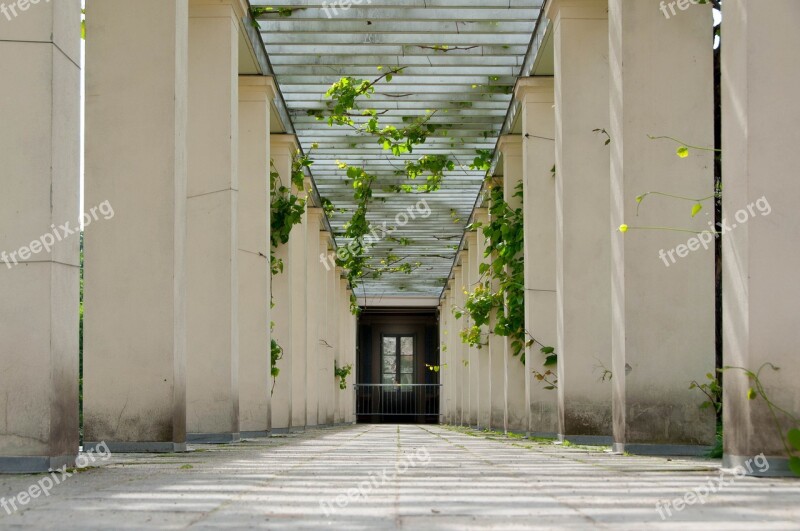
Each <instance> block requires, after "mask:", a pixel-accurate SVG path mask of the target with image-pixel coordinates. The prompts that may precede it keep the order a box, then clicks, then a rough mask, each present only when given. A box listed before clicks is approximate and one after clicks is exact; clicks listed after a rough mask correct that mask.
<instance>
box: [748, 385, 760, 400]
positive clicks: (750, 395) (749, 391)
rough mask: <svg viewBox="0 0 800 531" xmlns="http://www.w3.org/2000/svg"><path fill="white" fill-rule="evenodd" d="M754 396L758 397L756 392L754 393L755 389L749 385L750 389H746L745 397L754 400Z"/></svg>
mask: <svg viewBox="0 0 800 531" xmlns="http://www.w3.org/2000/svg"><path fill="white" fill-rule="evenodd" d="M756 398H758V394H756V391H755V389H753V388H752V387H751V388H750V389H748V390H747V399H748V400H755V399H756Z"/></svg>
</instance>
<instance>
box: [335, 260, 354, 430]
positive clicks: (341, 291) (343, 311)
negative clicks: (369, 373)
mask: <svg viewBox="0 0 800 531" xmlns="http://www.w3.org/2000/svg"><path fill="white" fill-rule="evenodd" d="M343 274H344V271H343V270H342V269H341V268H336V280H337V282H338V290H337V297H336V301H337V302H336V310H335V311H336V313H337V314H338V316H337V317H338V318H337V320H338V323H339V325H338V326H339V342H338V347H339V353H338V356H337V357H336V360H337V363H338V365H339V367H346V366H347V365H351V366H353V367H355V366H354V365H353V362H352V361H351V359H350V356H351V354H352V353H351V350H350V327H349V322H350V319H349V314H350V310H349V309H348V306H349V301H348V295H347V287H348V283H347V279H346V278H343ZM346 384H347V388H345V389H339V382H338V380H337V381H336V382H334V392H335V393H336V423H337V424H342V423H347V422H349V414H348V413H349V410H350V409H351V408H352V403H353V402H352V397H351V395H350V393H351V392H352V390H353V373H352V372H351V373H350V376H348V377H347V381H346Z"/></svg>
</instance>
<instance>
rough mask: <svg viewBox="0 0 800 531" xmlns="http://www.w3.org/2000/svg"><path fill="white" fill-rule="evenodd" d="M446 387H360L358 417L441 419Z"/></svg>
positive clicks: (364, 385)
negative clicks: (440, 414)
mask: <svg viewBox="0 0 800 531" xmlns="http://www.w3.org/2000/svg"><path fill="white" fill-rule="evenodd" d="M441 388H442V384H356V386H355V390H356V392H355V395H356V415H389V416H394V415H400V416H438V415H439V396H440V395H441Z"/></svg>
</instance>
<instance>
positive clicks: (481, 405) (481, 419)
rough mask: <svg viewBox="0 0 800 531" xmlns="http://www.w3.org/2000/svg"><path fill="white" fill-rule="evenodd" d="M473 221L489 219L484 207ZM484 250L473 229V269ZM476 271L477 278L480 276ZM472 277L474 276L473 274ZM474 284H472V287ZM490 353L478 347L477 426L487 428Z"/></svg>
mask: <svg viewBox="0 0 800 531" xmlns="http://www.w3.org/2000/svg"><path fill="white" fill-rule="evenodd" d="M473 221H474V222H476V223H479V224H481V225H485V224H486V223H487V222H488V221H489V213H488V210H487V209H486V208H483V207H481V208H477V209H476V210H475V213H474V216H473ZM485 250H486V236H484V235H483V229H482V228H479V229H478V230H476V231H475V260H476V262H477V263H475V270H476V271H478V268H479V267H480V264H482V263H484V262H485V260H486V258H484V256H483V253H484V251H485ZM480 276H481V275H480V273H478V275H477V278H480ZM473 278H476V277H474V276H473ZM475 287H476V286H473V289H474V288H475ZM488 339H489V327H488V326H483V327H481V340H482V341H488ZM489 361H490V354H489V348H488V345H482V346H481V348H480V349H478V428H481V429H487V428H489V426H490V425H491V406H492V400H491V398H492V397H491V385H490V384H491V369H490V366H489Z"/></svg>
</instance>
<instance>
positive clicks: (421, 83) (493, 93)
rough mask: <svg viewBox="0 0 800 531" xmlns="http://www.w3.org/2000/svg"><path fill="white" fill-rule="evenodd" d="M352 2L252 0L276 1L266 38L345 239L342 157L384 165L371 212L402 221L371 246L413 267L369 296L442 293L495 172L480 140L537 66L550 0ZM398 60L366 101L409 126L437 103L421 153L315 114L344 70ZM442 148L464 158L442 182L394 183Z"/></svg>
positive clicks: (375, 256)
mask: <svg viewBox="0 0 800 531" xmlns="http://www.w3.org/2000/svg"><path fill="white" fill-rule="evenodd" d="M345 3H349V2H343V1H342V0H338V1H335V2H321V1H318V0H271V1H264V0H254V1H253V2H252V5H253V6H254V7H271V8H272V9H271V10H270V11H268V12H266V14H264V15H262V16H260V17H259V19H258V22H259V24H260V26H261V35H262V39H263V41H264V44H265V45H266V49H267V54H268V55H269V59H270V61H271V63H272V68H273V71H274V74H275V77H276V81H277V83H278V85H279V87H280V90H281V92H282V94H283V97H284V99H285V101H286V106H287V108H288V110H289V115H290V116H291V120H292V123H293V125H294V130H295V132H296V134H297V136H298V138H299V141H300V143H301V146H302V148H303V150H304V151H305V152H307V153H308V152H309V151H312V144H318V145H319V146H318V148H316V149H314V150H313V154H312V158H313V159H314V161H315V163H314V165H313V166H312V168H311V172H312V174H313V177H314V180H315V182H316V185H317V188H318V190H319V193H320V195H321V196H322V197H325V198H327V199H329V200H330V201H331V202H332V203H333V205H334V206H335V208H336V209H337V211H336V212H334V213H333V214H332V216H331V219H330V223H331V226H332V228H333V230H334V233H335V235H336V240H337V244H338V245H339V246H343V245H347V243H348V241H347V240H346V239H344V238H343V236H342V232H343V225H344V224H345V223H346V222H347V221H348V220H349V219H350V217H351V215H352V212H353V209H354V205H355V203H354V200H353V190H352V187H351V186H350V185H348V184H347V183H346V182H345V179H346V175H345V171H344V170H342V169H340V168H339V166H338V162H337V161H341V162H345V163H347V164H350V165H363V167H364V168H365V170H366V171H367V172H369V173H372V174H374V175H377V176H378V181H377V183H376V186H375V187H374V190H375V198H374V200H373V201H372V203H371V206H370V209H369V216H368V218H369V220H370V222H371V223H373V224H376V225H378V226H381V227H382V226H383V223H384V222H386V224H387V226H388V227H393V226H394V227H396V228H397V230H396V232H394V233H393V234H392V235H391V236H392V237H390V238H385V239H383V240H381V241H380V242H379V243H378V244H377V245H376V246H375V247H373V248H372V249H371V250H370V253H369V254H370V256H371V260H372V263H373V264H376V265H379V264H380V261H381V260H382V259H383V260H385V259H387V257H390V256H395V257H399V258H401V259H402V263H410V264H412V265H413V267H414V271H413V273H412V274H410V275H409V274H404V273H387V274H384V275H383V276H381V277H380V278H375V279H372V278H366V279H365V280H364V282H363V284H362V285H360V286H358V289H357V291H356V294H357V295H359V296H360V297H369V298H370V299H371V300H383V299H393V298H397V297H409V298H420V297H423V298H438V297H439V295H440V293H441V291H442V289H443V286H444V285H445V281H446V278H447V277H448V275H449V273H450V269H451V267H452V265H453V260H454V257H455V253H456V252H457V249H458V246H459V243H460V241H461V238H462V235H463V233H464V228H465V226H466V224H467V222H468V219H469V216H470V213H471V211H472V209H473V206H474V204H475V202H476V199H477V196H478V193H479V190H480V187H481V182H482V180H483V177H484V173H485V172H483V171H474V170H470V169H469V165H470V163H471V162H472V161H473V159H474V158H475V156H476V150H478V149H488V150H492V149H494V147H495V144H496V141H497V138H498V136H499V135H500V132H501V130H502V129H503V125H504V123H505V122H506V118H507V115H508V114H509V104H510V101H511V93H512V89H513V86H514V83H515V81H516V78H517V77H518V76H519V75H520V74H521V73H522V71H523V70H524V69H525V68H526V66H527V65H526V64H525V63H526V52H528V51H529V46H530V45H531V40H532V35H533V33H534V29H535V27H536V21H537V20H538V18H539V15H540V11H541V9H540V8H541V4H542V0H362V1H361V2H353V3H352V5H351V6H350V7H349V9H344V8H343V4H345ZM326 10H327V14H326ZM329 15H330V16H329ZM379 66H381V67H383V70H382V71H381V70H379V69H378V67H379ZM393 67H394V68H396V67H405V70H404V71H403V72H402V73H401V74H398V75H396V76H394V79H393V81H392V82H391V83H381V84H380V85H378V86H377V90H376V92H375V94H374V95H373V96H372V98H371V99H370V100H368V103H365V104H364V105H362V108H374V109H376V110H377V111H378V112H379V113H381V114H380V116H379V118H380V123H381V126H384V125H389V124H392V125H397V126H401V125H402V124H403V123H404V122H403V121H404V119H406V120H408V118H409V117H410V118H414V117H419V116H424V115H425V113H426V112H427V111H435V114H434V116H433V118H432V119H431V122H432V123H434V124H436V125H437V126H438V127H439V128H440V129H439V130H438V131H437V133H436V134H435V135H434V136H433V137H431V138H429V139H428V141H427V142H426V143H425V144H424V145H423V146H420V147H419V148H418V149H415V151H414V153H413V154H409V155H404V156H402V157H401V158H398V157H395V156H393V155H392V154H391V153H389V152H386V151H384V150H383V148H382V146H380V145H379V144H377V143H376V140H375V139H374V138H373V137H371V136H364V135H359V134H358V133H356V132H355V131H353V130H352V129H349V128H346V127H337V126H333V127H330V126H328V124H327V122H326V121H318V120H317V119H315V118H314V117H313V116H309V115H308V111H309V110H317V109H318V110H322V109H324V108H325V101H326V100H325V97H324V94H325V92H326V91H327V90H328V88H329V87H330V86H331V84H333V83H334V82H336V81H338V80H339V79H340V78H341V77H344V76H351V77H354V78H357V79H365V80H373V79H375V78H377V77H378V76H380V75H381V73H385V72H386V71H387V70H388V69H390V68H393ZM522 75H527V74H526V73H523V74H522ZM435 154H446V155H449V156H450V157H451V158H452V159H454V160H455V161H456V162H457V164H456V169H455V170H454V171H451V172H447V173H446V174H445V178H444V180H443V184H442V187H441V190H439V191H437V192H433V193H430V194H406V193H396V192H391V191H386V190H385V188H387V187H389V186H392V185H399V184H422V182H424V177H421V178H420V179H421V181H422V182H415V181H407V179H406V177H405V174H403V175H402V176H400V177H398V175H397V174H396V171H397V170H400V169H402V168H403V167H404V162H405V160H416V159H418V158H419V157H421V156H422V155H435ZM384 198H385V201H383V199H384ZM422 200H424V201H425V202H426V203H427V205H429V206H430V209H431V213H430V215H429V216H427V217H423V216H424V215H425V213H426V212H427V210H426V208H425V207H424V205H419V206H420V208H418V209H415V205H417V204H418V202H419V201H422ZM409 207H411V208H412V210H413V211H414V212H415V213H416V216H417V217H416V219H412V220H410V221H409V222H408V223H407V224H405V225H402V221H403V218H402V216H401V217H400V219H399V221H400V222H401V223H400V224H398V223H397V221H398V218H397V216H398V214H400V213H401V212H404V211H406V210H407V209H408V208H409ZM338 209H344V210H345V211H346V212H338ZM416 264H419V265H416ZM395 265H398V264H395Z"/></svg>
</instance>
